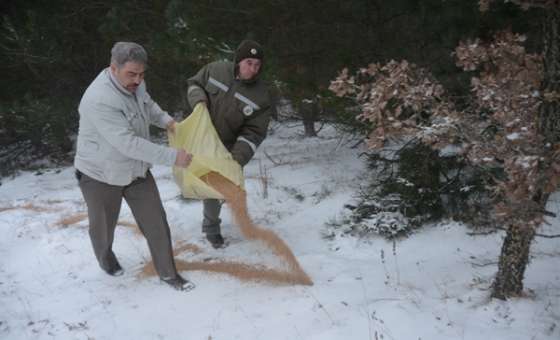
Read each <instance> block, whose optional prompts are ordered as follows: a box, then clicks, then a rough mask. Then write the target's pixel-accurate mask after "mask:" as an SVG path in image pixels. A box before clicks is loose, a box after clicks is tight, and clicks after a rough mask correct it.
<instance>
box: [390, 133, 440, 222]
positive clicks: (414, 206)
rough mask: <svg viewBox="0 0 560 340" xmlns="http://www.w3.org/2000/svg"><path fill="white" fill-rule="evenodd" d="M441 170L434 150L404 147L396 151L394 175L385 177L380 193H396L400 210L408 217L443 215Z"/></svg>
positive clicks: (421, 147) (432, 218)
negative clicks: (400, 202)
mask: <svg viewBox="0 0 560 340" xmlns="http://www.w3.org/2000/svg"><path fill="white" fill-rule="evenodd" d="M441 170H442V169H441V165H440V162H439V157H438V155H437V152H435V151H433V150H431V149H430V148H428V147H426V146H425V145H422V144H417V145H412V146H409V147H405V148H404V149H402V151H401V152H400V153H399V166H398V169H397V172H396V175H395V176H392V177H390V178H388V179H387V181H386V182H385V183H384V184H383V186H382V188H381V192H380V195H381V196H386V195H388V194H391V193H398V194H399V196H400V198H401V200H402V211H401V212H402V213H403V215H404V216H406V217H408V218H412V217H415V216H426V219H427V220H434V219H439V218H440V217H441V216H442V215H443V205H442V202H441V197H440V187H441V183H440V173H441Z"/></svg>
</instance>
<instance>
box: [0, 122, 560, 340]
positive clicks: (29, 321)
mask: <svg viewBox="0 0 560 340" xmlns="http://www.w3.org/2000/svg"><path fill="white" fill-rule="evenodd" d="M292 124H293V123H292ZM302 134H303V129H302V128H301V127H300V126H293V125H292V126H290V123H283V124H278V123H275V124H274V129H273V133H272V134H271V135H270V136H269V138H268V139H267V140H266V141H265V142H264V143H263V145H262V146H261V147H260V148H259V151H258V154H257V155H256V157H255V159H253V160H252V161H251V163H250V164H249V165H248V166H247V167H246V171H245V173H246V187H247V189H248V205H249V210H250V213H251V215H252V216H253V219H254V220H255V221H256V222H257V223H258V224H260V225H262V226H266V227H268V228H271V229H272V230H274V231H275V232H276V233H277V234H278V235H279V236H280V237H281V238H282V239H284V240H285V241H286V243H287V244H288V245H289V246H290V247H291V249H292V250H293V252H294V254H295V255H296V257H297V258H298V260H299V261H300V263H301V265H302V267H303V268H304V270H305V271H306V272H307V273H308V274H309V275H310V276H311V278H312V279H313V281H314V285H313V286H289V285H274V284H271V283H268V282H254V281H250V282H245V281H240V280H239V279H237V278H234V277H231V276H228V275H226V274H217V273H209V272H205V271H183V272H182V274H183V275H184V276H186V277H188V278H189V279H191V280H192V281H193V282H194V283H195V284H196V285H197V288H196V289H194V290H193V291H191V292H178V291H175V290H173V289H171V288H169V287H168V286H166V285H164V284H161V283H160V282H159V280H158V279H157V278H156V277H147V278H146V277H144V276H142V275H141V270H142V267H143V266H144V264H145V263H146V262H148V261H150V256H149V253H148V247H147V245H146V242H145V239H144V238H143V237H142V236H141V235H139V234H138V232H136V231H135V230H134V228H131V227H128V226H126V225H123V226H119V227H118V228H117V231H116V237H115V244H114V250H115V253H116V254H117V257H118V258H119V260H120V262H121V264H122V265H123V267H124V269H125V274H124V275H123V276H120V277H111V276H109V275H107V274H105V273H104V272H103V271H102V270H101V269H99V267H98V265H97V262H96V260H95V258H94V255H93V252H92V249H91V245H90V241H89V237H88V233H87V220H81V221H80V220H79V219H76V221H78V222H77V223H71V222H72V221H67V225H62V224H61V223H60V221H61V220H62V219H63V218H66V217H72V216H76V214H79V213H81V212H83V211H84V209H85V206H84V203H83V201H82V197H81V193H80V191H79V189H78V187H77V185H76V182H75V179H74V177H73V169H71V168H63V169H53V170H49V171H45V172H44V173H43V174H41V175H37V174H35V173H22V174H21V175H19V176H17V177H16V178H13V179H8V180H6V179H4V180H3V183H2V185H1V186H0V235H1V236H0V338H1V339H13V340H16V339H204V340H208V339H212V340H217V339H226V340H229V339H243V340H251V339H266V340H273V339H286V340H288V339H289V340H292V339H317V340H319V339H320V340H329V339H340V340H342V339H376V340H377V339H398V340H405V339H407V340H410V339H414V340H416V339H424V340H438V339H476V340H479V339H507V340H517V339H519V340H527V339H538V340H543V339H555V340H556V339H559V338H560V271H559V269H558V268H560V263H559V262H560V261H559V260H560V239H558V238H556V239H545V238H538V239H537V240H536V242H535V243H534V245H533V247H532V255H531V263H530V266H529V267H528V270H527V272H526V280H525V285H526V290H527V292H528V294H527V296H526V297H523V298H519V299H511V300H509V301H498V300H491V299H489V298H488V295H489V291H488V288H489V286H490V284H491V280H492V278H493V276H494V273H495V272H496V261H497V257H498V254H499V249H500V246H501V242H502V238H503V234H491V235H487V236H469V235H468V230H467V229H466V228H464V227H463V226H461V225H459V224H456V223H447V224H439V225H434V226H431V227H426V228H424V229H422V230H421V231H419V232H418V233H416V234H414V235H412V236H411V237H409V238H408V239H404V240H401V241H397V242H395V243H393V242H390V241H386V240H384V239H382V238H368V239H357V238H355V237H350V236H336V237H334V238H333V239H327V238H325V237H324V235H325V230H326V224H327V223H328V222H332V221H336V220H337V219H338V218H339V217H340V215H341V214H342V213H343V205H344V204H345V203H347V202H348V201H349V200H351V198H352V197H353V194H354V193H355V192H356V190H357V187H358V186H359V184H360V182H361V180H362V178H363V176H364V172H365V170H364V168H363V164H362V162H361V160H360V159H358V157H357V156H358V154H359V153H360V152H361V151H362V150H359V149H358V148H357V149H352V148H350V146H351V145H352V144H353V142H352V143H350V142H347V141H345V140H344V139H343V138H341V137H340V136H338V135H337V133H336V132H335V131H334V129H332V128H325V129H323V130H322V131H321V132H320V136H319V137H318V138H309V139H304V138H302ZM153 173H154V176H155V177H156V181H157V183H158V186H159V190H160V193H161V195H162V199H163V201H164V206H165V209H166V211H167V215H168V219H169V223H170V225H171V229H172V237H173V241H174V244H175V245H176V247H177V248H179V247H180V246H181V245H185V244H186V245H190V248H189V247H186V248H185V249H187V248H188V249H191V250H190V251H189V250H187V251H182V252H180V253H179V254H178V255H177V259H180V260H184V261H216V260H224V261H230V260H231V261H237V262H246V263H252V264H259V263H260V264H265V265H268V266H269V267H275V266H278V259H276V258H275V256H273V255H272V254H271V253H270V251H269V250H267V249H266V248H265V247H264V246H263V245H261V244H259V243H257V242H251V241H246V240H244V239H243V237H242V236H241V233H240V231H239V230H238V229H237V227H236V226H235V225H234V224H233V222H232V218H231V217H230V216H229V211H228V209H227V208H226V209H224V212H223V214H222V215H223V219H224V223H223V224H224V226H223V232H224V235H225V237H226V238H227V239H229V240H230V241H231V243H230V245H229V246H228V247H227V248H225V249H219V250H215V249H213V248H211V247H210V246H209V245H208V244H207V243H206V242H205V240H204V238H203V236H202V234H201V231H200V224H201V210H202V207H201V203H200V202H198V201H188V200H184V199H181V198H180V195H179V190H178V188H177V186H176V185H175V183H174V182H173V179H172V176H171V171H170V169H169V168H166V167H159V166H156V167H155V168H154V169H153ZM263 177H266V178H267V185H266V189H267V190H266V191H267V196H266V197H265V194H264V193H265V190H264V189H265V185H264V184H263V181H262V178H263ZM558 201H560V198H559V197H553V199H552V200H551V207H550V209H551V210H554V211H559V210H560V209H558V208H559V207H558V205H559V204H558V203H557V202H558ZM10 207H11V208H13V209H6V208H10ZM77 216H79V215H77ZM120 221H122V222H124V223H123V224H126V222H133V221H134V220H133V218H132V217H131V214H130V211H129V210H128V207H127V206H126V204H125V203H123V209H122V211H121V216H120ZM549 222H550V225H549V226H546V227H545V230H541V231H540V232H543V233H545V232H547V233H556V234H557V233H558V230H559V228H558V226H559V225H560V221H559V220H557V219H554V220H550V221H549Z"/></svg>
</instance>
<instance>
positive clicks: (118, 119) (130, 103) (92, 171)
mask: <svg viewBox="0 0 560 340" xmlns="http://www.w3.org/2000/svg"><path fill="white" fill-rule="evenodd" d="M78 111H79V113H80V123H79V124H80V126H79V131H78V141H77V147H76V157H75V159H74V166H75V167H76V169H78V170H79V171H81V172H82V173H84V174H86V175H88V176H89V177H91V178H94V179H96V180H98V181H101V182H104V183H107V184H111V185H120V186H124V185H128V184H130V183H131V182H132V181H133V180H134V179H136V178H139V177H145V176H146V172H147V171H148V169H149V168H150V167H151V164H150V163H154V164H163V165H169V166H172V165H173V164H175V159H176V157H177V150H175V149H173V148H170V147H167V146H163V145H158V144H155V143H152V142H151V141H150V130H149V127H150V124H153V125H156V126H158V127H160V128H166V126H167V124H168V123H169V122H170V121H171V120H173V118H171V117H170V116H169V115H168V114H167V112H165V111H163V110H162V109H161V108H160V107H159V105H158V104H157V103H156V102H154V101H153V100H152V98H151V97H150V95H149V94H148V92H147V91H146V84H145V82H142V83H141V84H140V86H138V88H137V90H136V93H135V94H132V93H130V92H129V91H127V90H126V89H125V88H123V87H122V86H121V85H120V84H119V83H118V81H117V80H116V79H115V78H114V77H113V76H112V74H111V70H110V68H106V69H104V70H103V71H102V72H101V73H100V74H99V75H98V76H97V78H95V80H94V81H93V82H92V83H91V84H90V86H89V87H88V88H87V90H86V92H85V93H84V95H83V97H82V100H81V101H80V106H79V108H78Z"/></svg>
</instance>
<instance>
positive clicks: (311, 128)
mask: <svg viewBox="0 0 560 340" xmlns="http://www.w3.org/2000/svg"><path fill="white" fill-rule="evenodd" d="M318 111H319V108H318V105H317V102H316V100H315V99H313V100H308V99H304V100H303V101H302V102H301V104H300V112H301V117H302V119H303V128H304V129H305V137H315V136H317V131H316V130H315V121H316V120H317V116H318Z"/></svg>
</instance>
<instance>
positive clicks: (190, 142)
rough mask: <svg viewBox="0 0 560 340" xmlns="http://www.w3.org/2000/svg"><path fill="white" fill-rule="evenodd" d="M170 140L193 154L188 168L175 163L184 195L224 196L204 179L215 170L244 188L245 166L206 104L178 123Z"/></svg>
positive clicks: (199, 196)
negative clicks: (220, 132) (228, 145)
mask: <svg viewBox="0 0 560 340" xmlns="http://www.w3.org/2000/svg"><path fill="white" fill-rule="evenodd" d="M169 144H170V145H171V146H172V147H174V148H183V149H185V150H187V152H189V153H192V154H193V159H192V163H191V165H190V166H189V167H188V168H186V169H185V168H179V167H173V175H174V177H175V181H176V182H177V184H178V185H179V187H180V188H181V192H182V194H183V196H184V197H187V198H197V199H205V198H218V199H224V197H223V196H222V194H220V193H219V192H218V191H216V190H214V189H213V188H212V187H210V186H209V185H208V184H207V183H206V182H204V181H203V180H202V179H201V177H202V176H204V175H206V174H208V173H209V172H211V171H214V172H217V173H219V174H220V175H222V176H224V177H225V178H227V179H229V180H230V181H232V182H233V183H234V184H236V185H238V186H239V187H241V188H242V189H243V188H244V178H243V171H242V169H241V166H240V165H239V163H237V162H236V161H235V160H234V159H233V157H232V156H231V153H230V152H229V151H228V150H227V149H226V147H225V146H224V145H223V144H222V141H221V140H220V138H219V137H218V133H217V132H216V129H215V128H214V125H213V124H212V121H211V120H210V114H209V113H208V109H207V108H206V106H205V105H202V104H197V105H196V106H195V108H194V111H193V112H192V113H191V115H190V116H189V117H187V119H185V120H183V121H182V122H181V123H177V124H176V125H175V133H174V134H171V133H170V134H169Z"/></svg>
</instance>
